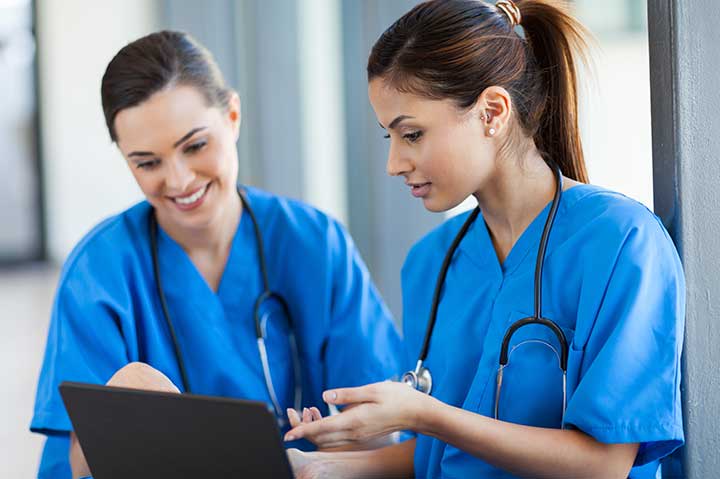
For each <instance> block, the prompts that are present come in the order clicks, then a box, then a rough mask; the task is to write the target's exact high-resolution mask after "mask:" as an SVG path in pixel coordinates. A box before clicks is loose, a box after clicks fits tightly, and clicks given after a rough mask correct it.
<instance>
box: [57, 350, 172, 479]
mask: <svg viewBox="0 0 720 479" xmlns="http://www.w3.org/2000/svg"><path fill="white" fill-rule="evenodd" d="M107 385H108V386H117V387H124V388H133V389H145V390H148V391H161V392H171V393H179V392H180V390H179V389H178V388H177V387H176V386H175V385H174V384H173V383H172V381H170V379H168V377H167V376H165V375H164V374H163V373H161V372H160V371H158V370H157V369H155V368H153V367H152V366H149V365H147V364H145V363H138V362H135V363H130V364H128V365H127V366H123V367H122V368H120V369H119V370H118V371H117V372H116V373H115V374H113V376H112V377H111V378H110V380H109V381H108V382H107ZM70 468H71V469H72V473H73V479H77V478H80V477H85V476H90V475H91V474H90V468H89V467H88V465H87V461H85V455H84V454H83V452H82V448H81V447H80V442H79V441H78V439H77V436H76V435H75V433H74V432H71V433H70Z"/></svg>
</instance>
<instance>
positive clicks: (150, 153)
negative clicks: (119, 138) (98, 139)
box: [128, 126, 207, 158]
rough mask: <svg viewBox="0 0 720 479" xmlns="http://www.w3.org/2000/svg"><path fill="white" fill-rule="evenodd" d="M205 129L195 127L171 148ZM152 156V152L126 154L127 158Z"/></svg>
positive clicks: (203, 127) (204, 127)
mask: <svg viewBox="0 0 720 479" xmlns="http://www.w3.org/2000/svg"><path fill="white" fill-rule="evenodd" d="M205 129H207V127H206V126H199V127H197V128H193V129H192V130H190V131H188V132H187V133H185V134H184V135H183V137H182V138H180V139H179V140H178V141H176V142H175V143H173V148H177V147H178V145H180V144H181V143H182V142H183V141H185V140H187V139H188V138H190V137H191V136H193V135H194V134H195V133H197V132H198V131H202V130H205ZM154 154H155V153H153V152H152V151H133V152H131V153H128V158H129V157H131V156H153V155H154Z"/></svg>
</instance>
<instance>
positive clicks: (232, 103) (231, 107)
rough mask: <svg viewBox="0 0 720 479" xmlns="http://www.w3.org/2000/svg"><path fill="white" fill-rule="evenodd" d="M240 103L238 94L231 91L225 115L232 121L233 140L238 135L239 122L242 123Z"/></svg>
mask: <svg viewBox="0 0 720 479" xmlns="http://www.w3.org/2000/svg"><path fill="white" fill-rule="evenodd" d="M241 107H242V105H241V104H240V95H238V94H237V92H235V91H233V92H232V93H231V94H230V99H229V100H228V108H227V117H228V119H229V121H230V123H232V127H233V134H234V135H235V141H237V140H238V138H239V137H240V124H241V123H242V110H241Z"/></svg>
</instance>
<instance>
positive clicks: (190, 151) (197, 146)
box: [185, 140, 207, 155]
mask: <svg viewBox="0 0 720 479" xmlns="http://www.w3.org/2000/svg"><path fill="white" fill-rule="evenodd" d="M205 145H207V141H205V140H201V141H198V142H195V143H193V144H192V145H189V146H188V147H187V148H185V153H187V154H190V155H192V154H193V153H197V152H198V151H200V150H202V149H203V148H204V147H205Z"/></svg>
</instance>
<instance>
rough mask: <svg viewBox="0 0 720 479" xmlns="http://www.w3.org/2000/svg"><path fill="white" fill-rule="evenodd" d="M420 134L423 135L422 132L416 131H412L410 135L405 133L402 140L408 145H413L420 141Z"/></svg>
mask: <svg viewBox="0 0 720 479" xmlns="http://www.w3.org/2000/svg"><path fill="white" fill-rule="evenodd" d="M422 134H423V132H422V131H420V130H418V131H413V132H412V133H405V134H404V135H403V138H405V139H406V140H407V141H409V142H410V143H415V142H416V141H418V140H419V139H420V137H421V136H422Z"/></svg>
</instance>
